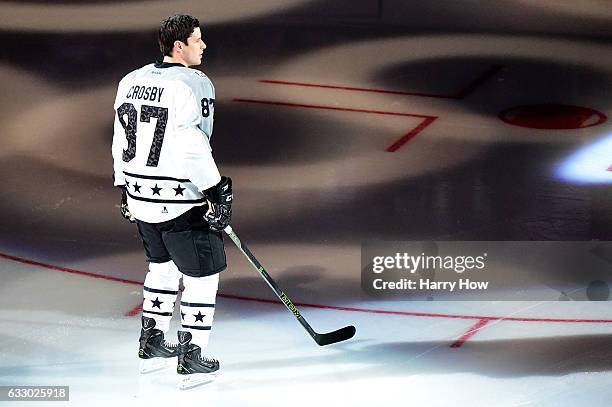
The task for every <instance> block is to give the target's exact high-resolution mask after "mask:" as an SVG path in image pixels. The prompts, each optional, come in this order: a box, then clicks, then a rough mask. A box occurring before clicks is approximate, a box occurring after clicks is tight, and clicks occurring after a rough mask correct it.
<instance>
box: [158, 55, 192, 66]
mask: <svg viewBox="0 0 612 407" xmlns="http://www.w3.org/2000/svg"><path fill="white" fill-rule="evenodd" d="M163 62H168V63H169V64H181V65H185V66H186V67H189V65H187V63H186V62H185V61H183V59H182V58H173V57H170V56H167V55H166V56H164V61H163Z"/></svg>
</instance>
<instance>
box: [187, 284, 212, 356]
mask: <svg viewBox="0 0 612 407" xmlns="http://www.w3.org/2000/svg"><path fill="white" fill-rule="evenodd" d="M183 286H185V290H184V291H183V295H182V297H181V323H182V330H183V331H188V332H190V333H191V335H192V337H193V339H192V340H191V342H192V343H194V344H196V345H198V346H199V347H201V348H202V349H204V348H205V347H206V346H207V345H208V337H209V336H210V330H211V328H212V323H213V317H214V315H215V302H216V297H217V288H218V286H219V274H213V275H212V276H206V277H189V276H186V275H183Z"/></svg>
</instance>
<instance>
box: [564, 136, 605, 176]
mask: <svg viewBox="0 0 612 407" xmlns="http://www.w3.org/2000/svg"><path fill="white" fill-rule="evenodd" d="M611 166H612V134H610V135H608V136H607V137H605V138H603V139H600V140H598V141H596V142H594V143H591V144H589V145H587V146H585V147H583V148H581V149H579V150H577V151H575V152H574V153H572V154H571V155H570V156H569V157H567V158H566V159H565V160H563V162H561V164H560V165H559V166H558V167H557V170H556V175H557V177H559V178H561V179H562V180H564V181H569V182H573V183H578V184H612V170H611V171H608V168H610V167H611ZM611 169H612V168H611Z"/></svg>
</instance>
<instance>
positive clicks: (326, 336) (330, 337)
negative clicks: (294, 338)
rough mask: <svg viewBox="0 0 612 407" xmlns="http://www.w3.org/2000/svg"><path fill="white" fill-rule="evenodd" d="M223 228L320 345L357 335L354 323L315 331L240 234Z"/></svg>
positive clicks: (229, 228)
mask: <svg viewBox="0 0 612 407" xmlns="http://www.w3.org/2000/svg"><path fill="white" fill-rule="evenodd" d="M223 230H224V231H225V233H227V235H228V236H229V237H230V239H232V241H233V242H234V243H235V244H236V246H237V247H238V249H240V251H241V252H242V254H244V255H245V256H246V258H247V259H248V260H249V262H250V263H251V264H252V265H253V267H255V269H256V270H257V271H258V272H259V275H260V276H261V277H262V278H263V279H264V280H265V282H266V283H268V285H269V286H270V288H271V289H272V291H274V294H276V296H277V297H278V298H279V299H280V300H281V301H282V302H283V304H285V306H286V307H287V309H288V310H289V311H291V313H292V314H293V315H294V316H295V317H296V318H297V320H298V321H299V323H300V324H302V326H303V327H304V329H305V330H306V332H308V333H309V334H310V336H311V337H312V339H314V340H315V342H316V343H317V344H318V345H319V346H325V345H329V344H332V343H336V342H342V341H346V340H347V339H351V338H352V337H353V335H355V327H354V326H352V325H351V326H345V327H344V328H340V329H338V330H336V331H333V332H327V333H323V334H320V333H317V332H315V330H314V329H312V327H311V326H310V324H309V323H308V322H306V320H305V319H304V317H303V316H302V314H300V311H299V310H298V309H297V308H296V307H295V305H293V303H292V302H291V300H290V299H289V297H287V294H285V293H284V292H283V291H282V290H281V289H280V287H279V286H278V285H277V284H276V282H274V280H272V277H270V275H269V274H268V273H267V272H266V270H265V269H264V268H263V266H262V265H261V263H260V262H259V261H257V259H256V258H255V256H254V255H253V253H251V251H250V250H249V248H248V247H247V246H246V244H244V243H242V242H241V241H240V239H239V238H238V236H237V235H236V233H235V232H234V230H233V229H232V227H231V226H228V227H226V228H225V229H223Z"/></svg>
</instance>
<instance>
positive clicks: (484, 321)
mask: <svg viewBox="0 0 612 407" xmlns="http://www.w3.org/2000/svg"><path fill="white" fill-rule="evenodd" d="M489 321H490V319H481V320H480V321H478V322H476V325H474V326H472V327H471V328H470V329H469V330H468V331H467V332H466V333H464V334H463V335H462V336H461V337H460V338H459V339H457V340H456V341H455V342H454V343H453V344H452V345H451V346H450V347H451V348H460V347H461V345H463V344H464V343H466V342H467V341H468V340H469V339H470V338H471V337H472V336H474V335H475V334H476V332H478V331H479V330H481V329H482V328H483V327H484V326H485V325H486V324H488V323H489Z"/></svg>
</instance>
